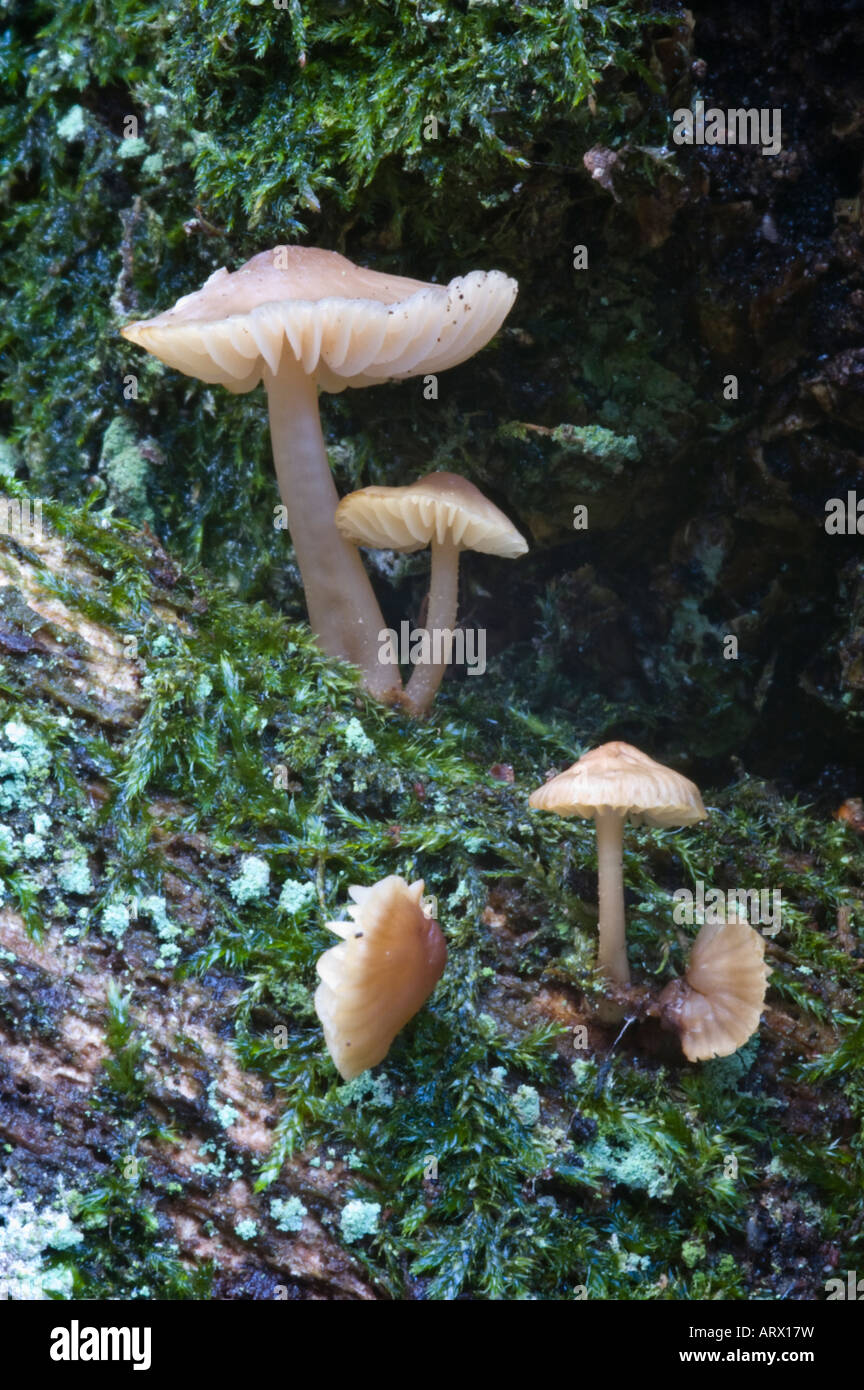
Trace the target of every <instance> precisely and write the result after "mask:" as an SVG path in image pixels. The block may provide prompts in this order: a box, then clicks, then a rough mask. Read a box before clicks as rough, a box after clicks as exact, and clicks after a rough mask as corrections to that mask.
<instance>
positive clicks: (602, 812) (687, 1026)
mask: <svg viewBox="0 0 864 1390" xmlns="http://www.w3.org/2000/svg"><path fill="white" fill-rule="evenodd" d="M528 804H529V805H530V806H532V807H534V808H535V809H536V810H541V811H553V812H555V814H556V815H559V816H582V817H584V818H586V819H589V820H590V819H593V820H594V823H595V825H596V829H597V879H598V899H599V908H600V913H599V922H598V935H599V945H598V952H597V966H598V969H599V970H600V972H601V973H602V975H603V976H604V977H605V979H606V980H607V981H608V982H609V984H610V985H612V986H614V987H615V988H616V989H617V991H618V992H619V994H623V995H626V992H627V990H628V988H629V985H630V967H629V964H628V961H627V938H626V918H625V913H624V869H623V862H622V849H623V839H624V824H625V822H626V821H630V823H631V824H633V825H653V826H657V827H660V828H662V829H668V828H671V827H672V826H684V825H694V824H695V823H696V822H697V821H701V820H705V819H706V811H705V807H704V806H703V804H702V797H701V796H700V794H699V789H698V787H696V786H695V785H694V783H693V782H690V781H689V780H688V779H687V778H686V777H682V776H681V774H680V773H678V772H674V771H673V770H672V768H669V767H664V766H663V764H662V763H658V762H655V761H654V759H653V758H649V757H648V755H647V753H642V752H640V750H639V749H638V748H634V747H632V745H631V744H629V743H605V744H603V746H602V747H601V748H592V749H591V751H590V752H589V753H585V754H584V756H583V757H581V758H580V759H579V761H578V762H576V763H574V764H573V766H572V767H569V768H567V770H566V771H565V772H562V773H560V774H559V775H558V776H557V777H553V778H551V780H550V781H548V782H547V783H546V784H545V786H542V787H539V788H538V790H537V791H535V792H533V793H532V795H531V797H530V799H529V803H528ZM770 973H771V972H770V970H769V968H768V966H767V965H766V964H765V943H764V941H763V939H762V937H761V936H760V935H759V933H758V932H757V931H755V930H754V928H753V927H751V926H750V925H749V924H748V923H747V922H742V921H741V920H740V919H739V918H738V917H730V918H729V919H728V920H727V921H726V922H721V923H719V924H717V923H709V922H706V923H705V924H704V925H703V926H702V927H701V928H700V931H699V935H698V936H697V938H696V940H695V942H694V944H693V948H692V950H691V952H690V958H689V961H688V963H687V969H686V972H685V975H684V979H683V980H674V981H673V982H672V983H671V984H670V985H668V986H667V988H666V989H665V990H664V991H663V993H662V994H661V995H660V998H659V999H658V1000H657V1001H656V1003H655V1002H653V1001H652V1003H651V1004H650V1005H649V1006H648V1008H647V1009H646V1012H648V1013H654V1014H656V1015H658V1016H659V1017H660V1019H661V1021H662V1022H663V1023H664V1024H666V1025H667V1026H669V1027H673V1028H675V1029H677V1031H678V1034H679V1036H680V1039H681V1046H682V1048H683V1051H684V1055H685V1056H686V1057H687V1058H688V1060H689V1061H691V1062H701V1061H707V1060H708V1059H710V1058H712V1057H727V1056H729V1054H730V1053H732V1052H736V1051H737V1050H738V1048H739V1047H741V1046H742V1045H743V1044H744V1043H745V1042H746V1041H747V1039H748V1038H749V1037H751V1035H752V1034H753V1033H755V1031H756V1029H757V1028H758V1027H759V1017H760V1015H761V1013H762V1005H763V1003H764V1002H765V990H766V987H767V983H768V976H769V974H770Z"/></svg>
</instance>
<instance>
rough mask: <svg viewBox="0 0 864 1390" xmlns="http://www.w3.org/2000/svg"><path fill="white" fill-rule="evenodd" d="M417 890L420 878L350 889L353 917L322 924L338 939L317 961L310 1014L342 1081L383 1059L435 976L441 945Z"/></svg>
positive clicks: (442, 957) (443, 958) (443, 951)
mask: <svg viewBox="0 0 864 1390" xmlns="http://www.w3.org/2000/svg"><path fill="white" fill-rule="evenodd" d="M423 889H424V884H423V880H422V879H418V881H417V882H416V883H412V884H411V885H410V886H409V885H408V884H407V883H406V882H405V880H404V878H399V877H398V875H396V874H391V875H390V876H389V877H388V878H383V879H381V880H380V882H378V883H376V884H375V885H374V886H373V887H371V888H356V887H355V888H350V889H349V893H350V895H351V897H352V899H353V901H354V904H355V905H354V906H353V907H349V909H348V913H349V916H350V917H351V919H352V920H351V921H350V922H329V923H328V924H327V925H328V927H329V928H330V930H331V931H333V932H336V934H337V935H338V936H341V937H343V938H344V940H343V941H342V942H341V943H340V945H338V946H333V947H331V949H330V950H329V951H325V952H324V954H323V956H321V957H320V958H319V960H318V965H317V969H318V974H319V975H320V976H321V984H320V985H319V986H318V988H317V990H316V991H315V1010H316V1012H317V1014H318V1017H319V1019H320V1020H321V1026H322V1027H323V1029H324V1038H325V1040H326V1043H327V1050H328V1051H329V1053H330V1056H331V1057H332V1058H333V1061H334V1063H335V1064H336V1068H337V1070H338V1071H339V1073H340V1075H341V1076H342V1077H343V1078H344V1079H345V1080H346V1081H350V1080H351V1079H352V1077H355V1076H359V1075H360V1073H361V1072H363V1071H366V1069H367V1068H368V1067H374V1066H375V1065H376V1063H377V1062H381V1061H383V1059H384V1058H385V1057H386V1056H387V1053H388V1052H389V1050H390V1045H391V1043H392V1042H393V1039H394V1038H395V1037H396V1034H397V1033H399V1032H400V1031H401V1029H402V1028H404V1027H405V1024H406V1023H407V1022H408V1020H409V1019H411V1018H413V1017H414V1015H415V1014H416V1013H417V1012H418V1010H419V1009H421V1008H422V1006H423V1004H424V1003H425V1002H426V1000H427V999H428V998H429V995H430V994H431V993H432V991H433V989H434V988H435V986H436V984H437V983H438V981H439V979H440V978H441V975H442V973H443V970H444V966H445V965H446V963H447V945H446V942H445V940H444V936H443V934H442V932H441V928H440V927H439V926H438V923H437V922H436V921H434V919H433V918H432V917H430V916H428V914H427V913H426V912H425V911H424V910H423V905H422V898H423Z"/></svg>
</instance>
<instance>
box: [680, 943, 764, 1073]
mask: <svg viewBox="0 0 864 1390" xmlns="http://www.w3.org/2000/svg"><path fill="white" fill-rule="evenodd" d="M770 974H771V969H770V967H769V966H767V965H766V964H765V942H764V941H763V940H762V937H761V936H760V935H759V933H758V932H757V931H754V929H753V927H751V926H750V924H749V923H748V922H743V921H741V919H740V918H738V917H730V918H729V919H728V921H726V922H706V923H705V925H704V926H703V927H701V928H700V931H699V935H698V936H697V937H696V940H695V942H694V943H693V949H692V951H691V952H690V959H689V961H688V962H687V970H686V972H685V975H684V979H683V980H673V981H672V983H671V984H669V985H667V986H666V988H665V989H664V990H663V993H662V994H661V995H660V998H659V1000H658V1001H657V1002H658V1004H659V1007H660V1017H661V1019H662V1021H663V1022H664V1023H665V1024H666V1025H667V1027H674V1028H677V1030H678V1033H679V1035H680V1038H681V1047H682V1048H683V1050H684V1056H685V1057H686V1058H687V1060H688V1061H690V1062H705V1061H707V1060H708V1059H709V1058H711V1057H728V1056H729V1054H730V1053H731V1052H737V1050H738V1048H739V1047H742V1046H743V1044H744V1043H745V1042H746V1041H747V1039H748V1038H749V1037H752V1035H753V1034H754V1033H755V1032H756V1029H757V1028H758V1027H759V1016H760V1014H761V1013H762V1006H763V1004H764V1003H765V991H766V989H767V987H768V976H769V975H770Z"/></svg>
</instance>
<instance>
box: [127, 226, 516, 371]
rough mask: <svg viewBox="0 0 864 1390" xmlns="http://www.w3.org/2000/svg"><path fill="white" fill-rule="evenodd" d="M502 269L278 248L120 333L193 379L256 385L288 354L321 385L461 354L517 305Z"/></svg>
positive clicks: (438, 364)
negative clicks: (418, 269) (444, 267)
mask: <svg viewBox="0 0 864 1390" xmlns="http://www.w3.org/2000/svg"><path fill="white" fill-rule="evenodd" d="M516 291H517V285H516V281H515V280H511V279H509V277H508V276H506V275H504V274H503V273H502V272H501V271H500V270H489V271H483V270H472V271H471V272H470V274H468V275H465V276H459V277H458V278H457V279H455V280H451V281H450V284H449V285H431V284H425V283H424V282H423V281H422V280H409V279H406V278H405V277H404V276H401V275H383V274H381V272H380V271H377V270H366V269H365V268H364V267H363V266H358V265H354V263H353V261H349V260H347V259H346V257H345V256H340V255H339V254H338V253H337V252H335V251H322V250H319V249H318V248H317V247H308V246H274V247H273V249H272V250H270V251H262V252H260V253H259V255H257V256H253V257H252V259H251V260H249V261H247V262H246V264H245V265H242V266H240V268H239V270H235V271H228V270H226V269H225V268H224V266H223V267H222V268H221V269H219V270H217V271H214V273H213V274H212V275H211V276H210V278H209V280H207V281H206V283H205V284H204V285H203V286H202V287H201V289H200V290H196V291H195V293H194V294H187V295H184V296H183V297H182V299H178V301H177V303H176V304H175V305H174V307H173V309H168V310H166V311H165V312H164V313H162V314H157V315H156V317H155V318H152V319H142V320H140V321H138V322H136V323H130V324H127V326H126V327H125V328H124V329H123V336H124V338H128V339H129V340H130V341H131V342H133V343H137V344H138V345H139V347H143V348H146V349H147V351H148V352H152V353H153V355H154V357H158V358H159V360H160V361H161V362H165V363H167V365H168V366H169V367H175V368H176V369H177V371H180V372H185V374H186V375H187V376H194V377H198V378H199V380H201V381H207V382H211V383H218V384H220V385H222V386H227V388H228V390H229V391H233V392H235V393H236V392H243V391H251V390H252V389H253V387H255V386H257V385H258V383H259V381H261V379H262V376H263V374H264V372H265V371H266V370H268V369H269V370H270V371H271V372H273V373H274V375H275V373H276V372H277V370H278V367H279V362H280V359H281V357H282V353H283V351H284V350H285V345H286V343H287V350H288V352H289V353H290V354H291V355H292V356H293V357H294V358H295V359H296V361H297V362H299V363H300V364H301V365H302V368H303V370H304V371H305V372H307V373H309V374H312V375H314V376H315V378H316V380H317V381H318V384H319V386H321V388H322V389H323V390H325V391H342V390H344V388H345V387H346V386H371V385H373V384H375V383H376V382H382V381H389V380H393V379H394V378H396V379H399V378H403V377H409V376H415V375H417V374H418V373H419V372H438V371H443V370H444V369H445V368H446V367H454V366H456V364H457V363H459V362H464V361H465V360H466V358H468V357H471V355H472V354H473V353H475V352H477V350H478V349H479V348H481V347H482V346H483V345H484V343H487V342H488V341H489V339H490V338H491V337H492V336H493V334H495V333H497V331H498V329H499V328H500V327H501V324H502V323H503V322H504V319H505V318H506V316H507V314H508V313H509V312H510V309H511V308H512V306H513V301H514V300H515V298H516Z"/></svg>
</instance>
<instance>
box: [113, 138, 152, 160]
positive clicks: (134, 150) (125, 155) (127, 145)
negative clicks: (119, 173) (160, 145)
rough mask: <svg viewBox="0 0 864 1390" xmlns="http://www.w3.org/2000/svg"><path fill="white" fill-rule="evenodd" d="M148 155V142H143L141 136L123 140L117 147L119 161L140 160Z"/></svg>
mask: <svg viewBox="0 0 864 1390" xmlns="http://www.w3.org/2000/svg"><path fill="white" fill-rule="evenodd" d="M146 153H147V141H146V140H142V139H141V136H140V135H130V136H127V138H126V139H125V140H121V141H120V144H119V145H118V146H117V157H118V159H140V158H141V156H142V155H143V154H146Z"/></svg>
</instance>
